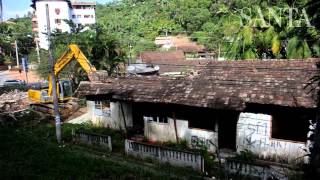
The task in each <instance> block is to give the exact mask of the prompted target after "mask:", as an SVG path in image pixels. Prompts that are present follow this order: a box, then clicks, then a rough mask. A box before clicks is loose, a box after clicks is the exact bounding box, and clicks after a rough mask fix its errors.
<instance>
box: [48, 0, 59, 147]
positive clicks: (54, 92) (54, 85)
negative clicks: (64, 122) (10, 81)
mask: <svg viewBox="0 0 320 180" xmlns="http://www.w3.org/2000/svg"><path fill="white" fill-rule="evenodd" d="M46 13H47V33H48V45H49V61H50V70H51V72H50V73H51V82H49V83H51V84H52V97H53V108H54V116H55V121H56V136H57V141H58V143H59V144H60V143H61V118H60V113H59V102H58V96H57V83H56V76H55V74H54V64H55V62H54V58H53V55H52V45H51V41H50V40H51V29H50V16H49V5H48V4H46Z"/></svg>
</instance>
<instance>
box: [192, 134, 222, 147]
mask: <svg viewBox="0 0 320 180" xmlns="http://www.w3.org/2000/svg"><path fill="white" fill-rule="evenodd" d="M191 146H192V147H193V148H201V147H205V148H207V149H211V148H214V147H216V144H214V143H213V141H212V140H211V139H206V138H203V137H199V136H195V135H193V136H191Z"/></svg>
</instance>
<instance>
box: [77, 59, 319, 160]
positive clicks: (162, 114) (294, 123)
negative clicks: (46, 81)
mask: <svg viewBox="0 0 320 180" xmlns="http://www.w3.org/2000/svg"><path fill="white" fill-rule="evenodd" d="M318 62H319V59H308V60H274V61H270V60H269V61H259V60H255V61H232V62H210V63H208V64H207V65H205V66H204V67H203V69H202V71H201V73H200V74H199V75H197V76H193V77H184V78H169V77H160V76H158V77H157V76H155V77H123V78H109V79H105V80H104V81H100V82H98V81H97V82H81V84H80V86H79V88H78V90H77V96H79V97H83V98H86V100H87V107H88V113H87V118H88V119H90V120H91V121H92V122H93V124H96V125H100V126H103V127H110V128H115V129H122V130H125V131H126V130H128V129H134V130H135V132H136V133H137V134H140V135H143V136H144V137H146V138H147V139H149V140H150V141H162V142H164V141H171V142H176V141H178V140H186V141H187V143H188V145H189V146H190V147H196V146H197V145H199V144H202V145H205V146H206V147H207V149H208V150H209V151H211V152H215V150H216V148H219V149H220V150H222V151H223V150H226V151H228V152H240V151H242V150H245V149H247V150H250V151H252V152H253V153H254V154H256V155H257V156H259V157H260V158H262V159H265V160H271V161H277V162H286V163H297V162H298V161H301V160H303V158H301V157H303V156H304V155H305V153H306V152H305V149H307V134H308V131H309V121H312V120H315V119H316V117H315V116H316V113H315V110H316V107H317V103H316V94H317V93H316V92H315V91H311V89H312V86H307V84H308V82H310V79H311V78H312V77H313V76H314V75H316V73H317V72H318V70H317V66H316V64H317V63H318Z"/></svg>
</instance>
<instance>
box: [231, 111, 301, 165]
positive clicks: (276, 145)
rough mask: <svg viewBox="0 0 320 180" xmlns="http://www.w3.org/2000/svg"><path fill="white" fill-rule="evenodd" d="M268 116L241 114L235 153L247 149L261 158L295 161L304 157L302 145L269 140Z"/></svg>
mask: <svg viewBox="0 0 320 180" xmlns="http://www.w3.org/2000/svg"><path fill="white" fill-rule="evenodd" d="M271 123H272V119H271V116H269V115H261V114H252V113H241V114H240V117H239V121H238V125H237V151H241V150H244V149H248V150H250V151H252V152H254V153H256V154H259V155H262V156H263V157H265V158H267V157H269V158H271V157H272V158H273V157H276V158H277V159H285V160H286V161H287V160H289V159H292V160H294V159H296V158H298V157H301V156H303V155H304V151H303V149H304V148H305V144H304V143H300V142H293V141H286V140H280V139H273V138H271V126H272V124H271Z"/></svg>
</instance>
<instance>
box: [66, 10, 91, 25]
mask: <svg viewBox="0 0 320 180" xmlns="http://www.w3.org/2000/svg"><path fill="white" fill-rule="evenodd" d="M72 15H75V18H72ZM77 15H81V18H78V17H77ZM84 15H89V16H90V17H89V18H85V17H84ZM91 15H92V16H93V18H92V17H91ZM70 17H71V18H72V21H73V22H74V23H75V24H82V25H86V24H95V23H96V15H95V10H94V9H72V11H71V16H70Z"/></svg>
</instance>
